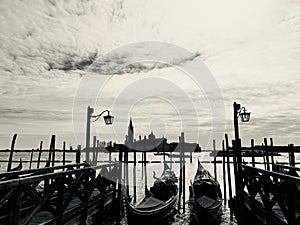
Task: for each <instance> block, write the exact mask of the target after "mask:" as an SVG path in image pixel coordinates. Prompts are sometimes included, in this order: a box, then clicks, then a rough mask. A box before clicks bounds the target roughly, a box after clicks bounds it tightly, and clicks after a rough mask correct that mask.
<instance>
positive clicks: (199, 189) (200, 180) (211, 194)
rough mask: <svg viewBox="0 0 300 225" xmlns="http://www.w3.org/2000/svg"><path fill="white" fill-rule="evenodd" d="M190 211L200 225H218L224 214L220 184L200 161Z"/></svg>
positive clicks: (191, 187)
mask: <svg viewBox="0 0 300 225" xmlns="http://www.w3.org/2000/svg"><path fill="white" fill-rule="evenodd" d="M189 189H190V201H189V202H190V204H189V206H190V210H191V215H192V217H193V218H192V219H194V221H195V222H196V223H198V224H218V223H219V222H220V219H221V214H222V209H221V206H222V193H221V188H220V185H219V183H218V181H216V180H215V179H214V178H213V177H212V176H211V175H210V173H209V172H208V171H207V170H205V169H204V168H203V166H202V165H201V163H200V162H199V161H198V169H197V172H196V175H195V177H194V181H193V183H191V186H190V187H189Z"/></svg>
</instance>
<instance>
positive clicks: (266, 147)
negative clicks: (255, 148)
mask: <svg viewBox="0 0 300 225" xmlns="http://www.w3.org/2000/svg"><path fill="white" fill-rule="evenodd" d="M264 144H265V150H266V164H267V170H269V171H270V161H269V148H268V140H267V138H264Z"/></svg>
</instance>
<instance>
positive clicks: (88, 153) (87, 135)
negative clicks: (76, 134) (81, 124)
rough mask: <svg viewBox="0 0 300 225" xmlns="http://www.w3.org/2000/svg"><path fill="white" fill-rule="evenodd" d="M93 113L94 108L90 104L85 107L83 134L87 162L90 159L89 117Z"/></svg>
mask: <svg viewBox="0 0 300 225" xmlns="http://www.w3.org/2000/svg"><path fill="white" fill-rule="evenodd" d="M93 113H94V108H91V107H90V106H88V107H87V113H86V114H87V115H86V136H85V150H86V152H85V153H86V154H85V161H86V162H87V163H89V161H90V136H91V117H92V114H93Z"/></svg>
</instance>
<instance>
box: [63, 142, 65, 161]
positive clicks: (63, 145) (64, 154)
mask: <svg viewBox="0 0 300 225" xmlns="http://www.w3.org/2000/svg"><path fill="white" fill-rule="evenodd" d="M63 165H66V142H65V141H64V142H63Z"/></svg>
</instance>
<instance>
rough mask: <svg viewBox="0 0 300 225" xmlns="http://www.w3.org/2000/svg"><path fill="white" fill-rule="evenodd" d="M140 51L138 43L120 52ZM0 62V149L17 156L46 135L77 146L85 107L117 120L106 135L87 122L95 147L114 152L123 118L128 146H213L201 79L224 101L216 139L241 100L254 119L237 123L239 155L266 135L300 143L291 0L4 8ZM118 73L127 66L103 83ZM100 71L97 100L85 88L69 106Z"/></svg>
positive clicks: (299, 17)
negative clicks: (162, 142) (147, 140)
mask: <svg viewBox="0 0 300 225" xmlns="http://www.w3.org/2000/svg"><path fill="white" fill-rule="evenodd" d="M149 42H150V43H151V42H154V43H155V42H159V43H164V44H163V45H162V46H163V47H162V48H161V49H159V48H158V49H156V51H153V52H152V53H151V54H156V53H157V52H158V53H159V56H168V58H167V60H166V61H164V62H159V61H155V60H156V59H155V58H153V55H151V54H150V53H149V52H150V51H149V52H144V51H143V50H145V49H146V47H147V46H148V44H147V43H149ZM136 43H142V44H140V45H138V46H139V47H137V48H133V49H132V51H130V50H129V51H125V52H122V51H123V49H124V48H125V49H126V46H135V44H136ZM168 46H169V47H170V46H177V48H176V49H177V50H176V51H173V52H172V51H171V50H170V49H171V47H170V48H168ZM169 50H170V51H171V52H170V51H169ZM181 50H186V51H187V52H189V53H190V55H189V54H179V52H180V51H181ZM120 51H121V52H122V54H120ZM169 53H170V54H169ZM143 54H144V55H143ZM168 54H169V55H168ZM137 55H139V56H143V57H146V59H147V57H149V60H150V62H149V61H139V58H138V57H137ZM0 56H1V61H0V95H1V97H0V112H1V117H0V148H9V147H10V141H11V138H12V135H13V134H14V133H18V134H19V137H18V140H17V148H36V147H38V146H39V141H40V140H43V141H44V142H45V143H48V142H49V140H50V136H51V134H56V135H57V138H58V139H57V140H58V142H57V143H58V144H57V145H58V147H60V143H61V142H62V141H64V140H65V141H67V142H68V143H69V145H73V146H76V145H77V144H81V145H83V146H84V133H85V119H86V115H85V113H84V112H85V110H86V107H87V105H91V106H92V107H94V108H95V113H98V112H101V111H102V110H104V109H111V110H112V113H114V116H115V123H114V125H113V126H110V127H106V126H105V125H104V124H103V122H101V121H100V122H99V123H95V124H93V134H95V135H97V136H98V137H99V139H100V140H113V141H116V142H120V143H122V142H123V141H124V136H125V133H126V132H127V124H128V121H129V117H130V116H131V117H132V118H133V123H134V126H135V131H136V138H138V135H142V136H144V135H148V134H149V133H150V131H151V130H153V132H154V133H155V134H157V136H163V135H164V136H165V137H167V138H168V140H170V141H178V136H179V135H180V132H181V131H184V132H185V133H186V141H189V142H199V143H200V145H201V146H203V147H204V148H205V147H210V146H211V142H212V138H213V135H212V124H213V122H212V121H213V115H214V112H216V111H217V112H220V113H222V110H221V109H220V108H219V107H217V108H212V103H213V102H214V101H213V100H210V98H212V96H211V95H210V93H208V92H207V90H208V89H207V85H205V82H204V81H203V77H202V72H203V74H210V76H211V78H212V79H213V81H214V85H216V86H217V87H218V91H219V92H220V93H221V94H222V99H218V100H222V104H223V106H224V113H223V117H224V123H223V126H224V127H222V129H223V130H222V129H218V131H217V132H219V133H220V134H221V135H223V133H225V132H226V133H228V134H229V135H230V137H233V122H232V117H233V112H232V103H233V102H234V101H237V102H239V103H241V104H242V106H245V107H246V108H247V109H248V110H249V111H251V121H250V122H249V123H244V124H241V123H240V133H241V134H240V135H241V137H242V140H243V144H244V145H249V144H250V139H251V138H254V139H255V140H256V143H257V144H261V143H262V142H263V138H264V137H267V138H271V137H272V138H273V139H274V144H278V145H287V144H289V143H294V144H296V145H299V144H300V130H299V125H300V122H299V121H300V118H299V115H300V109H299V107H298V106H299V103H300V100H299V99H300V94H299V91H298V87H299V86H300V76H299V72H300V63H299V59H300V2H299V1H296V0H290V1H288V0H265V1H259V0H251V1H250V0H245V1H238V0H226V1H217V0H212V1H204V0H190V1H179V0H178V1H174V0H172V1H171V0H166V1H159V0H153V1H146V0H145V1H142V0H123V1H115V0H113V1H108V0H107V1H106V0H81V1H67V0H65V1H55V0H49V1H45V0H26V1H21V0H12V1H4V0H2V1H0ZM130 60H131V61H130ZM134 60H136V62H134V63H132V64H128V62H133V61H134ZM197 63H200V64H201V68H202V69H203V70H201V71H199V76H198V75H197V77H196V76H194V75H191V74H188V73H187V72H186V71H183V69H182V68H194V67H193V66H194V65H196V64H197ZM118 65H122V66H123V67H124V68H122V69H121V70H118V71H117V72H115V73H113V74H110V72H111V71H110V69H111V68H114V66H118ZM197 65H198V64H197ZM97 66H98V67H99V68H100V69H101V70H100V72H99V71H98V72H99V74H98V75H99V77H100V78H99V79H100V80H97V82H96V83H94V86H95V87H97V88H98V89H97V90H98V92H97V94H94V95H95V96H89V95H88V94H87V93H89V91H90V90H89V88H87V89H84V91H83V93H86V94H84V96H83V97H85V98H83V99H81V100H80V101H77V100H78V99H79V98H78V96H79V95H78V93H80V91H81V90H80V87H81V85H82V83H84V82H85V81H84V80H87V78H88V77H89V75H90V72H91V71H92V69H91V68H95V67H97ZM108 77H109V79H108ZM195 79H196V80H197V79H198V82H199V80H200V85H198V84H197V82H195ZM100 81H103V83H101V82H100ZM98 82H99V83H98ZM162 84H164V86H160V85H162ZM159 87H160V88H159ZM151 91H152V92H151ZM142 96H143V97H142ZM77 102H80V104H79V103H78V105H75V107H74V104H77ZM222 104H221V106H222ZM79 106H80V107H81V108H80V110H75V111H74V108H76V107H79ZM221 108H222V107H221ZM74 118H75V119H74ZM80 118H82V120H81V119H80ZM217 143H218V146H220V143H221V140H217Z"/></svg>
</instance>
